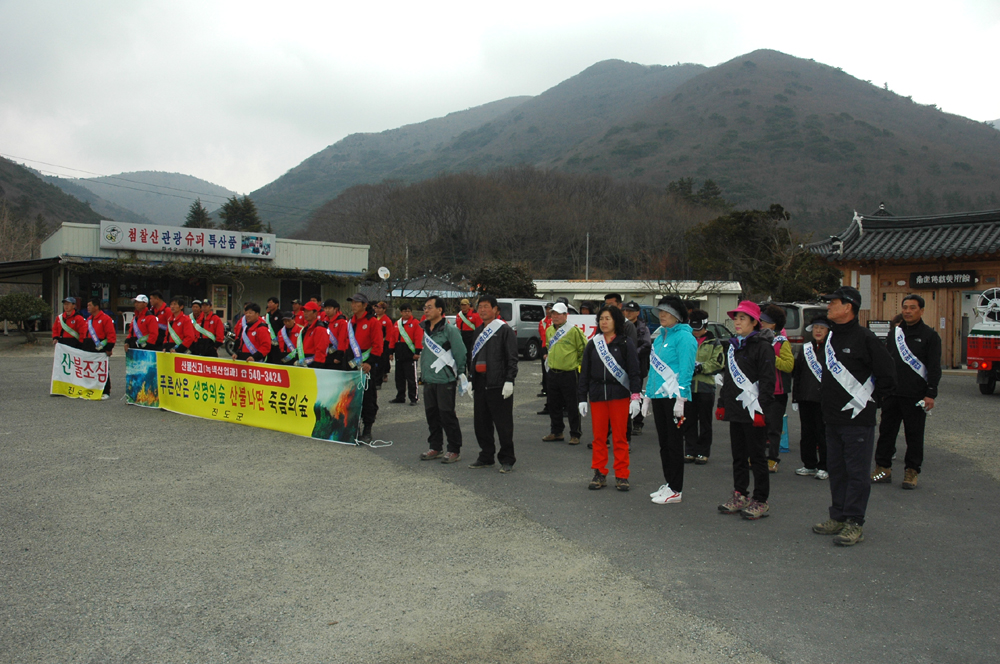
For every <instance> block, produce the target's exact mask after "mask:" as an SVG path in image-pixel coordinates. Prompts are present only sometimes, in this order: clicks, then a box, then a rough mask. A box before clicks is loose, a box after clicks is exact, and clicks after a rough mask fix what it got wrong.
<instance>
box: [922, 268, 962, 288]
mask: <svg viewBox="0 0 1000 664" xmlns="http://www.w3.org/2000/svg"><path fill="white" fill-rule="evenodd" d="M976 281H977V279H976V271H975V270H958V271H954V272H911V273H910V288H959V287H962V286H966V287H969V288H971V287H973V286H975V285H976Z"/></svg>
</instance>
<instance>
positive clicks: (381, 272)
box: [378, 266, 389, 280]
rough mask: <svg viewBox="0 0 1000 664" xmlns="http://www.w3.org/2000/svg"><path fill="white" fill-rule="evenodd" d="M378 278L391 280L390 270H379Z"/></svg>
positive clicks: (381, 268)
mask: <svg viewBox="0 0 1000 664" xmlns="http://www.w3.org/2000/svg"><path fill="white" fill-rule="evenodd" d="M378 278H379V279H382V280H385V279H388V278H389V268H387V267H385V266H383V267H380V268H379V269H378Z"/></svg>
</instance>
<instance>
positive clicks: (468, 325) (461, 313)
mask: <svg viewBox="0 0 1000 664" xmlns="http://www.w3.org/2000/svg"><path fill="white" fill-rule="evenodd" d="M482 324H483V319H482V318H480V317H479V314H477V313H476V312H475V311H474V310H473V308H472V305H471V304H470V303H469V301H468V300H466V299H462V301H460V302H459V303H458V314H457V315H456V316H455V327H457V328H458V331H459V332H461V333H462V343H464V344H465V347H466V348H472V345H473V344H474V343H476V328H477V327H479V326H480V325H482Z"/></svg>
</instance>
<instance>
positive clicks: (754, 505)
mask: <svg viewBox="0 0 1000 664" xmlns="http://www.w3.org/2000/svg"><path fill="white" fill-rule="evenodd" d="M768 509H769V508H768V506H767V503H766V502H761V501H759V500H751V501H750V503H749V504H748V505H747V506H746V507H744V508H743V509H742V510H740V516H741V517H743V518H744V519H747V520H748V521H756V520H757V519H763V518H764V517H765V516H767V511H768Z"/></svg>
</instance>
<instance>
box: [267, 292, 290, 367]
mask: <svg viewBox="0 0 1000 664" xmlns="http://www.w3.org/2000/svg"><path fill="white" fill-rule="evenodd" d="M279 304H280V303H279V302H278V298H276V297H269V298H267V313H266V314H265V315H264V316H263V318H264V322H265V323H267V330H268V332H270V333H271V350H270V351H269V352H267V353H265V354H266V355H267V361H268V362H270V363H271V364H281V355H282V353H281V348H279V347H278V334H279V333H280V332H281V328H283V327H284V326H285V321H284V319H283V318H282V317H281V308H280V307H279Z"/></svg>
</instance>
